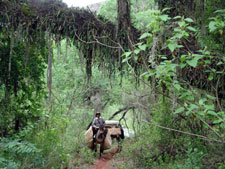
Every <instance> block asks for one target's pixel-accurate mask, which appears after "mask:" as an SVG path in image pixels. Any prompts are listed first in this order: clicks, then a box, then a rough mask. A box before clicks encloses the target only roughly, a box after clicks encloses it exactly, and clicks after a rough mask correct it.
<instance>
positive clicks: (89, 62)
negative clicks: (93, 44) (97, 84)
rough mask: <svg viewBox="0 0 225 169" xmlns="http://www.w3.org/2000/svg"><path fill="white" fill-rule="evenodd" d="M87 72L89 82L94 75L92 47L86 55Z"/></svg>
mask: <svg viewBox="0 0 225 169" xmlns="http://www.w3.org/2000/svg"><path fill="white" fill-rule="evenodd" d="M86 74H87V78H88V83H89V82H90V79H91V76H92V49H89V50H88V52H87V56H86Z"/></svg>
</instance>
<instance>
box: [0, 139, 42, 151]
mask: <svg viewBox="0 0 225 169" xmlns="http://www.w3.org/2000/svg"><path fill="white" fill-rule="evenodd" d="M0 148H1V149H2V150H3V151H5V152H9V153H16V154H31V153H38V152H40V150H39V149H37V148H36V147H35V145H34V144H32V143H29V142H26V141H21V140H18V139H17V140H8V139H6V138H4V139H2V141H1V143H0Z"/></svg>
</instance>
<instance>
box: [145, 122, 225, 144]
mask: <svg viewBox="0 0 225 169" xmlns="http://www.w3.org/2000/svg"><path fill="white" fill-rule="evenodd" d="M142 121H143V122H145V123H147V124H150V125H153V126H156V127H159V128H162V129H166V130H169V131H175V132H178V133H183V134H186V135H191V136H195V137H199V138H200V139H202V140H206V141H214V142H218V143H224V144H225V141H224V140H222V141H220V140H216V139H213V138H208V137H206V136H202V135H199V134H194V133H189V132H186V131H181V130H176V129H172V128H168V127H164V126H161V125H158V124H156V123H152V122H147V121H145V120H142Z"/></svg>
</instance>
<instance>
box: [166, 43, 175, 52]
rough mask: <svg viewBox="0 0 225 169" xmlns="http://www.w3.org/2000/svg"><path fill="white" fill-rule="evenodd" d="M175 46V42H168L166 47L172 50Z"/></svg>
mask: <svg viewBox="0 0 225 169" xmlns="http://www.w3.org/2000/svg"><path fill="white" fill-rule="evenodd" d="M176 47H177V44H176V43H170V44H168V48H169V49H170V51H171V52H173V51H174V50H175V49H176Z"/></svg>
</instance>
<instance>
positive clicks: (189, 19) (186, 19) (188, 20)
mask: <svg viewBox="0 0 225 169" xmlns="http://www.w3.org/2000/svg"><path fill="white" fill-rule="evenodd" d="M184 20H185V21H187V22H194V21H193V20H192V19H191V18H185V19H184Z"/></svg>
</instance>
